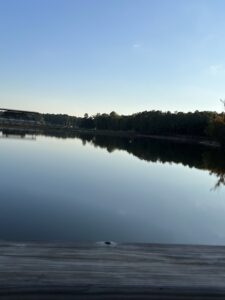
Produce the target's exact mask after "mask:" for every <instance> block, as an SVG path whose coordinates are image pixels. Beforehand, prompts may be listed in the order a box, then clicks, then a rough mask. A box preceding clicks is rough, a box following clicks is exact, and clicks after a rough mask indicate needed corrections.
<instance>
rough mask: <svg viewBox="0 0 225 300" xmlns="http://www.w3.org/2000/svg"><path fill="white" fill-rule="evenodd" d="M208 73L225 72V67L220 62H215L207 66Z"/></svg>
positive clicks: (219, 73)
mask: <svg viewBox="0 0 225 300" xmlns="http://www.w3.org/2000/svg"><path fill="white" fill-rule="evenodd" d="M209 73H210V74H211V75H212V76H217V75H222V74H225V67H224V65H222V64H215V65H211V66H210V67H209Z"/></svg>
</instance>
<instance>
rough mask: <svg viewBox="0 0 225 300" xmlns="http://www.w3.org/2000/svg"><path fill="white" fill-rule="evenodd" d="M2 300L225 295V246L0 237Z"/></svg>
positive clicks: (164, 297)
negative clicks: (14, 240)
mask: <svg viewBox="0 0 225 300" xmlns="http://www.w3.org/2000/svg"><path fill="white" fill-rule="evenodd" d="M0 299H7V300H8V299H10V300H11V299H12V300H14V299H16V300H18V299H19V300H20V299H23V300H26V299H32V300H33V299H35V300H36V299H38V300H42V299H56V300H57V299H96V300H97V299H107V300H108V299H109V300H111V299H171V300H172V299H175V300H176V299H186V300H187V299H225V247H208V246H181V245H151V244H115V243H109V242H108V243H105V242H99V243H93V244H73V243H67V244H65V243H30V242H29V243H11V242H0Z"/></svg>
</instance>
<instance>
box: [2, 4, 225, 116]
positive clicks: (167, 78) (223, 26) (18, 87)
mask: <svg viewBox="0 0 225 300" xmlns="http://www.w3.org/2000/svg"><path fill="white" fill-rule="evenodd" d="M224 12H225V1H224V0H0V107H4V108H16V109H25V110H34V111H39V112H49V113H67V114H70V115H80V116H82V115H83V114H84V113H85V112H87V113H88V114H89V115H93V114H96V113H98V112H100V113H103V112H106V113H109V112H111V111H116V112H117V113H119V114H131V113H135V112H139V111H144V110H153V109H154V110H163V111H167V110H170V111H185V112H186V111H195V110H213V111H222V109H223V106H222V103H221V102H220V101H219V99H220V98H222V99H224V98H225V18H224Z"/></svg>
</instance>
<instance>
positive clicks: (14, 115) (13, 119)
mask: <svg viewBox="0 0 225 300" xmlns="http://www.w3.org/2000/svg"><path fill="white" fill-rule="evenodd" d="M43 123H44V120H43V117H42V115H41V114H40V113H37V112H31V111H24V110H15V109H5V108H0V124H6V125H8V124H9V125H42V124H43Z"/></svg>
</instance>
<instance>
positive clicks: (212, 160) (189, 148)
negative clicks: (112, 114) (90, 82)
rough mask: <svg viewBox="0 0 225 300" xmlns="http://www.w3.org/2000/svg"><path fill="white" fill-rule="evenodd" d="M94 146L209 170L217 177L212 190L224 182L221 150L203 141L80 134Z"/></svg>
mask: <svg viewBox="0 0 225 300" xmlns="http://www.w3.org/2000/svg"><path fill="white" fill-rule="evenodd" d="M80 138H81V139H82V140H83V139H86V141H88V142H89V143H91V144H92V145H94V146H95V147H100V148H105V149H107V151H108V152H109V153H111V152H113V151H114V150H125V151H127V152H128V153H130V154H132V155H134V156H136V157H138V158H139V159H141V160H145V161H148V162H161V163H175V164H182V165H184V166H188V167H190V168H197V169H201V170H208V171H210V175H215V176H216V177H217V178H218V181H217V182H216V184H215V186H214V190H215V189H217V188H219V187H220V186H223V185H225V153H224V152H223V151H222V150H220V149H218V148H209V147H206V146H203V145H197V144H188V143H175V142H171V141H163V140H153V139H143V138H136V139H132V140H131V139H130V138H121V137H112V136H110V137H109V136H101V135H97V136H95V138H94V139H92V138H91V136H82V135H81V136H80Z"/></svg>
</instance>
